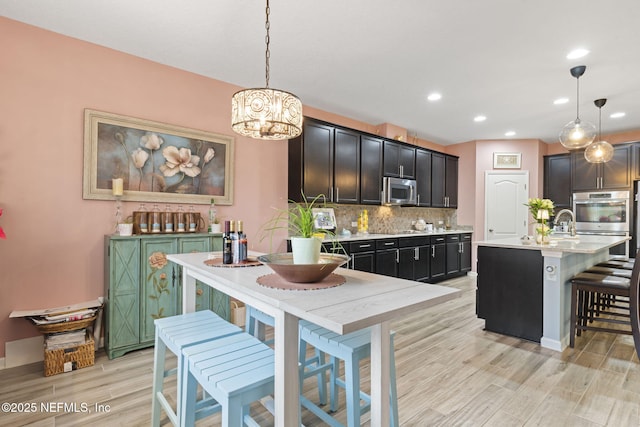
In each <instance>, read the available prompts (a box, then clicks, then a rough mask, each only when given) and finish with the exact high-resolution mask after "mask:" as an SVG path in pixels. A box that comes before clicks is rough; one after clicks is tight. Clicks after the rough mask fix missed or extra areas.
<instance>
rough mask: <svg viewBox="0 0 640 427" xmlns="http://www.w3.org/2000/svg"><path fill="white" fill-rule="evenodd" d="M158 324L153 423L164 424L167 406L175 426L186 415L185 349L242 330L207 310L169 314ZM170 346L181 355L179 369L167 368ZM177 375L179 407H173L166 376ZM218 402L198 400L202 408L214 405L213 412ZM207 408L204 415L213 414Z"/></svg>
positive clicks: (154, 363)
mask: <svg viewBox="0 0 640 427" xmlns="http://www.w3.org/2000/svg"><path fill="white" fill-rule="evenodd" d="M154 324H155V327H156V334H155V335H156V338H155V349H154V352H153V387H152V389H153V400H152V405H151V406H152V410H151V413H152V418H151V425H152V426H154V427H155V426H159V425H160V411H161V409H164V411H165V412H166V413H167V417H168V418H169V420H170V421H171V423H173V425H174V426H180V425H181V421H180V420H181V419H182V417H183V416H184V414H183V411H182V407H181V399H182V395H183V393H184V390H183V388H182V387H183V385H182V377H183V371H184V369H185V361H184V357H183V355H182V350H183V349H185V348H187V347H189V346H192V345H196V344H200V343H203V342H209V341H215V340H217V339H219V338H222V337H226V336H229V335H235V334H239V333H242V329H240V328H239V327H237V326H235V325H232V324H231V323H229V322H227V321H226V320H224V319H222V318H221V317H220V316H218V315H216V314H215V313H213V312H212V311H209V310H203V311H197V312H194V313H187V314H181V315H177V316H171V317H165V318H162V319H156V320H155V321H154ZM167 349H169V350H170V351H171V352H172V353H174V354H175V355H176V356H177V358H178V365H177V368H176V369H171V370H165V358H166V351H167ZM174 374H177V383H178V387H177V398H176V410H175V412H174V411H173V408H172V406H171V404H170V403H169V401H168V400H167V398H166V397H165V395H164V393H163V387H164V378H166V377H168V376H170V375H174ZM215 403H216V402H212V401H211V399H202V400H201V401H200V402H198V404H197V406H198V409H203V408H205V407H207V405H210V404H214V406H211V407H210V408H209V409H210V412H209V413H213V412H216V411H217V410H219V408H216V407H215ZM209 413H206V411H204V410H203V412H201V414H202V417H204V416H206V415H209Z"/></svg>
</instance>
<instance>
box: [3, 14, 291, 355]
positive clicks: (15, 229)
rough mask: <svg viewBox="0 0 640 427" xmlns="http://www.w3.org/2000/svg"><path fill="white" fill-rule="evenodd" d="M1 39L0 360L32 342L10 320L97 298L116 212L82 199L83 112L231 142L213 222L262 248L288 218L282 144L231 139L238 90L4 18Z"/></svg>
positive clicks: (29, 330)
mask: <svg viewBox="0 0 640 427" xmlns="http://www.w3.org/2000/svg"><path fill="white" fill-rule="evenodd" d="M0 39H2V40H5V43H4V44H3V53H2V55H1V56H0V70H2V72H1V76H2V77H1V78H0V93H2V97H1V99H2V101H0V141H1V142H0V159H1V160H0V188H1V191H0V208H3V209H4V214H3V215H2V217H0V226H2V227H3V228H4V230H5V232H6V234H7V240H0V357H2V356H4V349H5V347H4V344H5V342H6V341H12V340H17V339H20V338H26V337H30V336H36V335H38V332H37V331H36V329H35V328H34V327H33V326H31V325H30V324H29V323H28V322H27V321H26V320H23V319H9V318H8V315H9V313H10V312H11V311H13V310H16V309H30V308H44V307H52V306H60V305H66V304H70V303H76V302H81V301H85V300H89V299H93V298H97V297H99V296H101V295H103V248H102V245H103V236H104V235H105V234H109V233H111V232H112V231H113V221H114V212H115V209H114V202H111V201H89V200H83V199H82V171H83V117H84V116H83V111H84V109H85V108H92V109H96V110H101V111H107V112H114V113H118V114H123V115H128V116H132V117H140V118H146V119H151V120H155V121H159V122H165V123H171V124H175V125H179V126H185V127H190V128H194V129H202V130H205V131H211V132H216V133H221V134H226V135H232V136H235V163H236V164H235V202H234V205H233V206H220V207H219V208H218V211H219V213H220V214H221V215H222V216H223V217H224V218H227V219H243V220H244V223H245V229H246V232H247V235H248V237H249V239H250V240H249V241H250V248H251V249H258V250H260V249H262V248H263V246H264V245H260V244H259V243H258V238H257V234H258V230H259V228H260V226H261V225H262V224H263V223H264V222H265V221H266V219H268V218H269V217H271V215H272V214H273V211H272V209H271V207H272V206H277V207H280V208H282V207H285V206H286V199H287V144H286V142H276V141H271V142H256V141H254V140H250V139H247V138H242V137H238V136H236V135H234V134H233V132H232V131H231V129H230V126H229V123H230V121H231V117H230V111H231V95H232V94H233V93H234V92H235V91H236V90H237V89H238V88H237V87H235V86H232V85H229V84H225V83H222V82H219V81H216V80H212V79H209V78H205V77H202V76H199V75H196V74H192V73H188V72H184V71H180V70H178V69H175V68H171V67H167V66H164V65H160V64H157V63H154V62H150V61H147V60H143V59H140V58H136V57H134V56H130V55H126V54H123V53H120V52H116V51H113V50H110V49H105V48H102V47H99V46H96V45H92V44H89V43H85V42H82V41H79V40H76V39H72V38H68V37H63V36H60V35H58V34H55V33H51V32H47V31H44V30H41V29H38V28H35V27H31V26H27V25H24V24H21V23H18V22H15V21H11V20H7V19H5V18H0ZM9 41H10V42H9ZM137 207H138V203H134V202H132V203H125V204H124V210H125V214H128V213H130V212H132V211H133V210H135V209H136V208H137ZM174 208H175V206H174ZM197 208H198V209H199V210H200V211H201V212H202V213H205V212H206V209H207V206H204V205H201V206H199V207H197Z"/></svg>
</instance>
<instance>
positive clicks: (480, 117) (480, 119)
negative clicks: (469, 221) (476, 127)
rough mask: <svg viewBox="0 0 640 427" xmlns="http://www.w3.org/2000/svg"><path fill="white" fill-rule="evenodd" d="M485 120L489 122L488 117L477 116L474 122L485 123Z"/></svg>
mask: <svg viewBox="0 0 640 427" xmlns="http://www.w3.org/2000/svg"><path fill="white" fill-rule="evenodd" d="M485 120H487V117H486V116H482V115H481V116H475V117H474V118H473V121H474V122H484V121H485Z"/></svg>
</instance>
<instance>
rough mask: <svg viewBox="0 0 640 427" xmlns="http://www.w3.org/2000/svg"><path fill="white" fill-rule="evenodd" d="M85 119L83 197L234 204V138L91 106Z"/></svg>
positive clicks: (86, 112) (86, 111)
mask: <svg viewBox="0 0 640 427" xmlns="http://www.w3.org/2000/svg"><path fill="white" fill-rule="evenodd" d="M84 119H85V120H84V127H85V128H84V132H85V133H84V177H83V186H82V191H83V198H84V199H99V200H114V198H115V196H114V194H115V193H118V194H120V193H121V194H122V196H120V197H121V200H123V201H140V202H159V203H163V202H165V203H166V202H173V203H192V204H209V203H211V197H215V200H216V204H220V205H230V204H232V203H233V155H234V139H233V137H231V136H227V135H219V134H214V133H210V132H205V131H201V130H195V129H188V128H183V127H179V126H175V125H169V124H166V123H159V122H153V121H150V120H144V119H138V118H133V117H126V116H121V115H117V114H112V113H105V112H101V111H95V110H89V109H87V110H85V118H84ZM117 178H120V179H122V186H123V191H120V190H119V189H118V191H114V189H112V185H113V182H118V183H120V180H119V179H118V180H117V181H113V180H114V179H117Z"/></svg>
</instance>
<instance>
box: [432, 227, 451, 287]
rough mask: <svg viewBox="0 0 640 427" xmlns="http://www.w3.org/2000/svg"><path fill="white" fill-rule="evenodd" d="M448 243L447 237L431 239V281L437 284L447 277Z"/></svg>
mask: <svg viewBox="0 0 640 427" xmlns="http://www.w3.org/2000/svg"><path fill="white" fill-rule="evenodd" d="M446 261H447V243H446V238H445V236H444V235H443V236H433V237H431V259H430V261H429V269H430V271H431V275H430V281H431V282H437V281H440V280H443V279H444V278H445V276H446V268H447V265H446Z"/></svg>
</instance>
